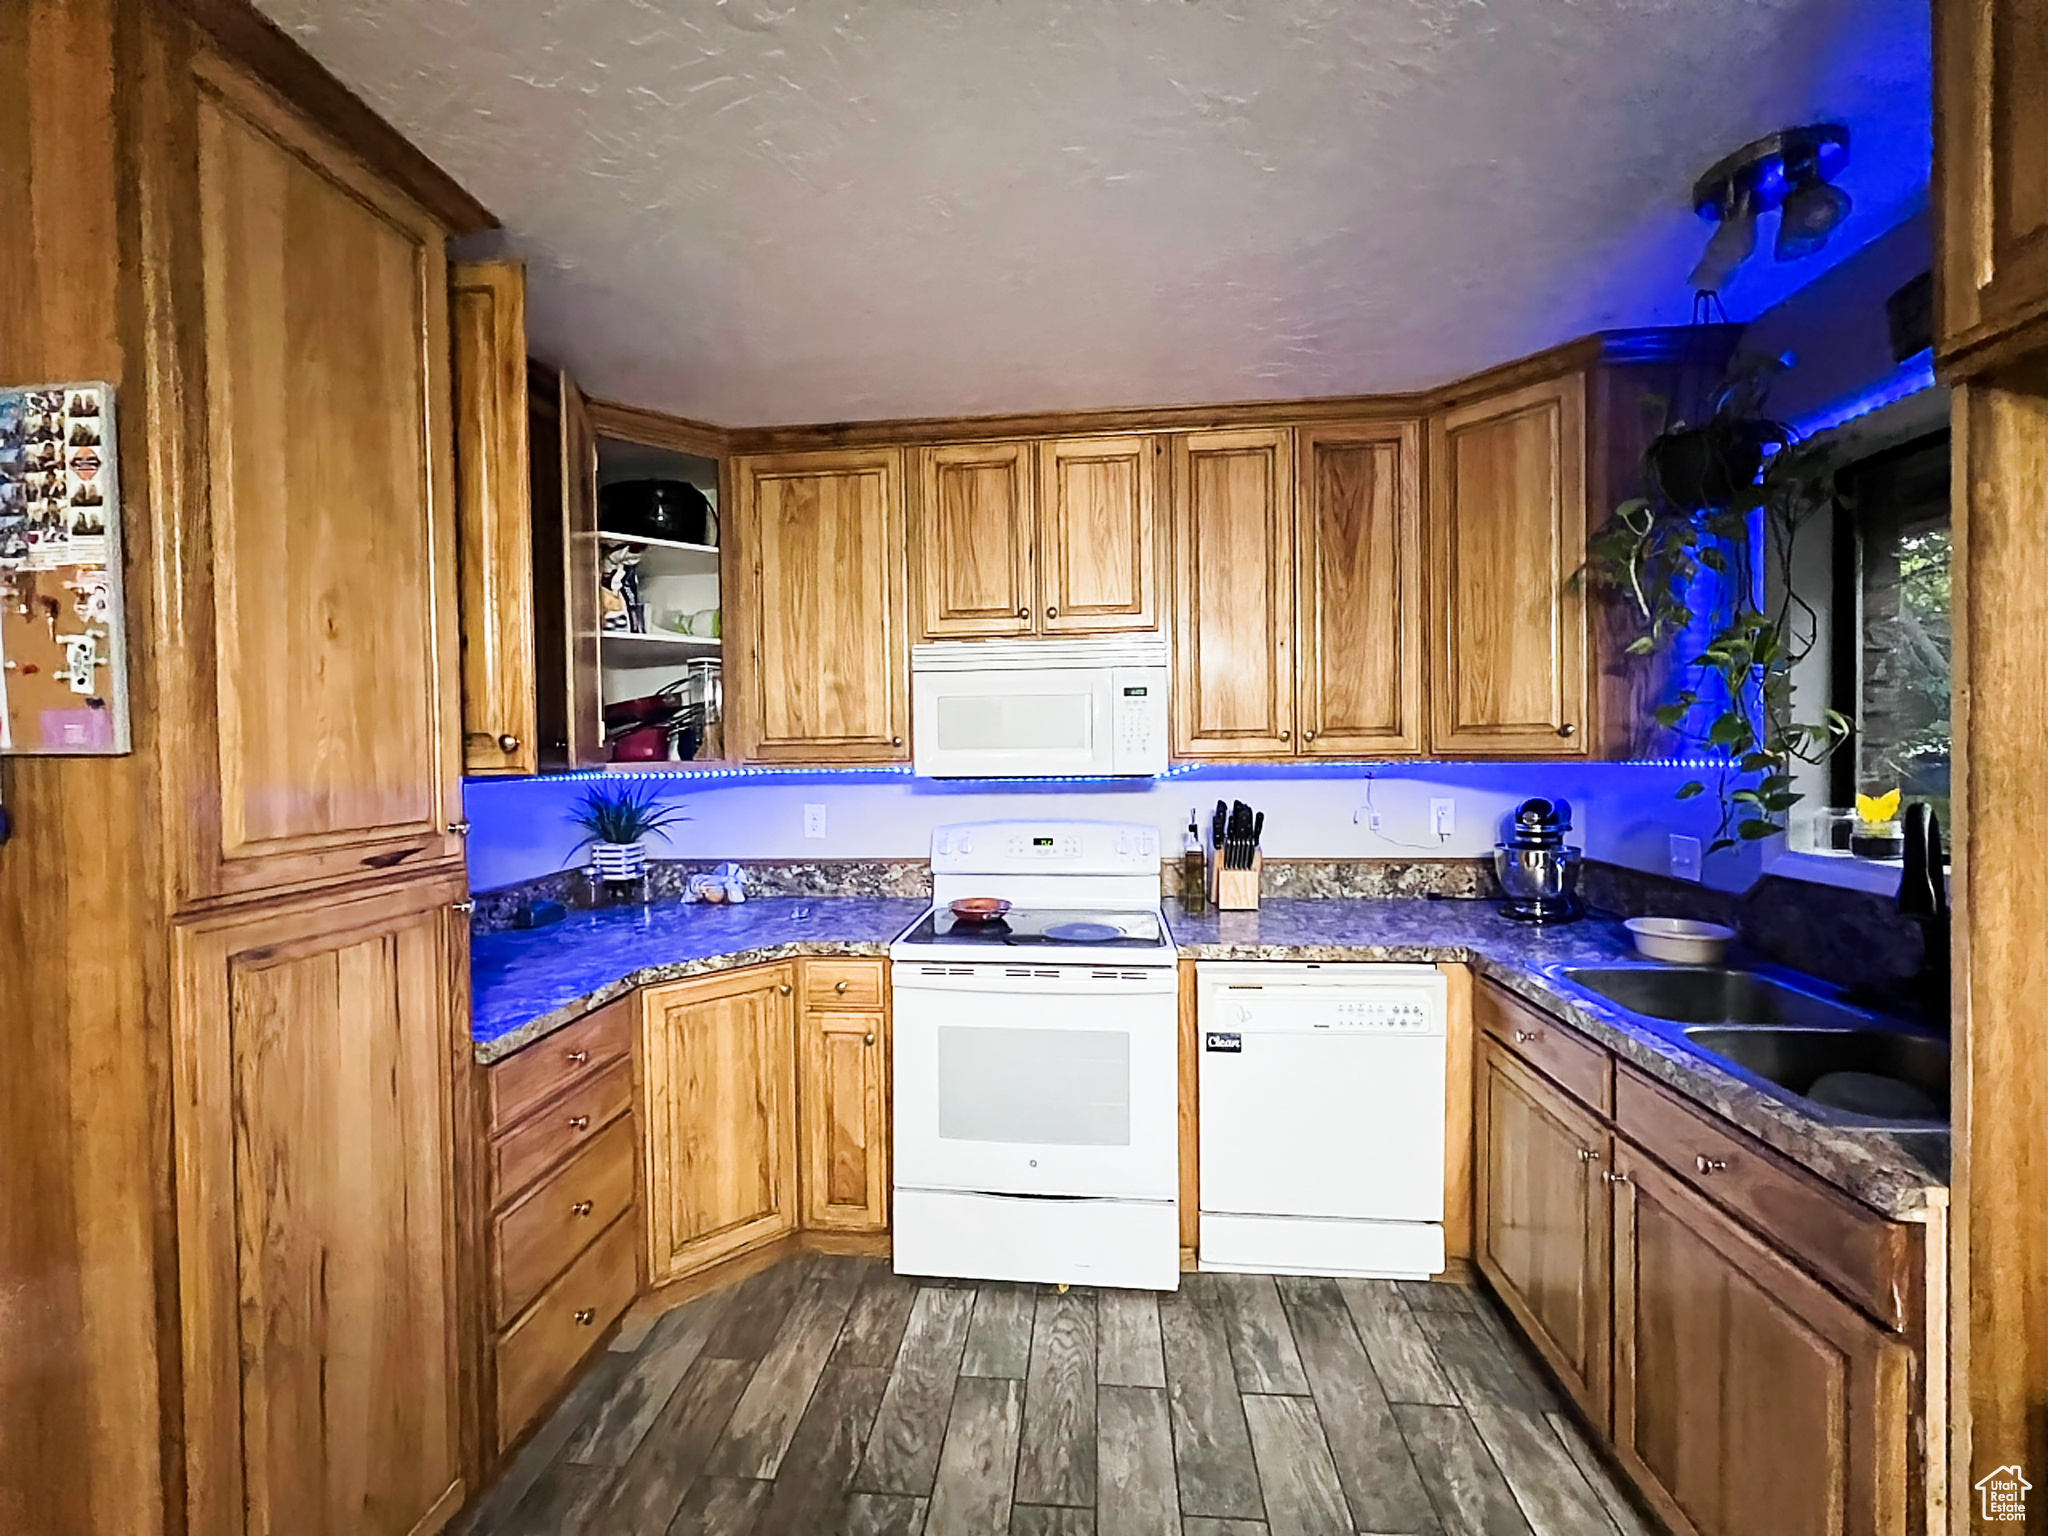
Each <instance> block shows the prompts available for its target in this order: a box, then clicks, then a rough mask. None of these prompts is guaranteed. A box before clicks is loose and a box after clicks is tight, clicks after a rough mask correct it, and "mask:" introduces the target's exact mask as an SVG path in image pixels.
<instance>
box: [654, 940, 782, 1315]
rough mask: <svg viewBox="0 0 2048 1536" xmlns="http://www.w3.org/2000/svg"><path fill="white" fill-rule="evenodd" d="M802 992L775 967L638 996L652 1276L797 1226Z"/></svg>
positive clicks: (694, 1265)
mask: <svg viewBox="0 0 2048 1536" xmlns="http://www.w3.org/2000/svg"><path fill="white" fill-rule="evenodd" d="M795 990H796V968H795V967H794V966H793V965H774V966H757V967H753V968H751V969H748V970H743V971H730V972H724V973H721V974H718V975H712V976H704V977H698V978H694V979H692V980H689V981H679V982H675V983H673V984H671V985H668V986H661V987H649V988H647V989H646V990H645V991H644V992H642V994H641V1001H642V1009H643V1012H642V1036H641V1046H642V1056H641V1125H642V1131H643V1136H644V1142H643V1151H642V1157H643V1168H644V1177H645V1183H646V1188H647V1238H648V1250H647V1258H648V1279H649V1281H650V1282H651V1283H652V1284H655V1285H660V1284H662V1283H663V1282H664V1281H668V1280H674V1279H679V1278H680V1277H682V1276H683V1275H686V1274H689V1273H690V1272H692V1271H693V1270H698V1269H702V1268H703V1267H704V1266H705V1265H707V1264H711V1263H715V1262H717V1261H718V1260H719V1259H722V1258H725V1257H727V1256H728V1255H730V1254H733V1253H736V1252H738V1251H739V1250H741V1249H743V1248H750V1247H753V1246H754V1245H755V1244H757V1243H761V1242H765V1241H767V1240H768V1239H770V1238H773V1237H777V1236H780V1235H781V1234H783V1233H785V1232H790V1231H794V1230H795V1228H796V1224H797V1142H796V1113H795V1111H796V1062H795V1047H796V1035H795V1019H796V1006H795V1004H794V1002H793V1001H792V996H793V994H794V992H795Z"/></svg>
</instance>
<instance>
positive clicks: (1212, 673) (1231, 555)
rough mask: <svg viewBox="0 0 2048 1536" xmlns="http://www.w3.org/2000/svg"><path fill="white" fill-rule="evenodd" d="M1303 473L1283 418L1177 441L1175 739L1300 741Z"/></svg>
mask: <svg viewBox="0 0 2048 1536" xmlns="http://www.w3.org/2000/svg"><path fill="white" fill-rule="evenodd" d="M1293 498H1294V476H1293V471H1292V466H1291V462H1290V454H1289V436H1288V433H1287V432H1286V431H1285V430H1281V431H1258V432H1196V433H1190V434H1188V435H1186V436H1183V437H1177V438H1175V439H1174V443H1173V541H1174V564H1175V582H1176V596H1177V602H1176V605H1175V607H1176V612H1175V615H1174V622H1175V627H1176V629H1175V644H1174V674H1175V675H1174V695H1173V726H1174V729H1173V737H1174V740H1173V749H1174V752H1175V753H1176V754H1177V755H1179V756H1181V757H1220V758H1229V757H1275V756H1281V757H1284V756H1290V755H1292V753H1293V751H1294V517H1293Z"/></svg>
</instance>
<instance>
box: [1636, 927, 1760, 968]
mask: <svg viewBox="0 0 2048 1536" xmlns="http://www.w3.org/2000/svg"><path fill="white" fill-rule="evenodd" d="M1622 926H1623V927H1625V928H1627V929H1628V931H1629V934H1630V936H1631V937H1633V938H1634V939H1635V941H1636V953H1637V954H1639V955H1641V956H1643V958H1644V959H1646V960H1663V961H1667V962H1669V963H1670V964H1672V965H1716V964H1719V963H1720V960H1721V957H1722V956H1723V955H1725V954H1727V953H1728V941H1729V940H1731V939H1733V938H1734V937H1735V930H1734V929H1733V928H1723V927H1722V926H1721V925H1720V924H1719V923H1696V922H1694V921H1692V920H1691V919H1690V918H1684V917H1632V918H1630V919H1629V920H1628V921H1627V922H1626V923H1624V924H1623V925H1622Z"/></svg>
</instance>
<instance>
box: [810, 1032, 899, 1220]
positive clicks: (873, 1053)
mask: <svg viewBox="0 0 2048 1536" xmlns="http://www.w3.org/2000/svg"><path fill="white" fill-rule="evenodd" d="M802 1054H803V1063H802V1065H803V1083H802V1092H801V1096H800V1097H801V1105H802V1107H801V1110H800V1117H801V1119H802V1121H803V1213H804V1219H803V1224H804V1225H805V1226H807V1227H829V1228H836V1229H840V1230H848V1231H865V1232H881V1231H885V1230H887V1228H888V1225H889V1169H888V1124H889V1122H888V1118H887V1117H888V1109H887V1103H888V1095H887V1094H886V1092H885V1091H884V1088H883V1081H882V1075H883V1071H884V1063H886V1062H887V1061H888V1059H889V1036H888V1027H887V1024H886V1023H885V1021H884V1019H883V1016H882V1015H881V1014H880V1013H840V1012H836V1011H835V1012H827V1011H824V1010H817V1009H814V1010H812V1011H811V1012H809V1013H806V1014H805V1015H804V1020H803V1052H802Z"/></svg>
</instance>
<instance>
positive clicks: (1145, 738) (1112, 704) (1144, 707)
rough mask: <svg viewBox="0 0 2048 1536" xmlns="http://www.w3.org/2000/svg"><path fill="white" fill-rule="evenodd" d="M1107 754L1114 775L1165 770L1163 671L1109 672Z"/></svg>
mask: <svg viewBox="0 0 2048 1536" xmlns="http://www.w3.org/2000/svg"><path fill="white" fill-rule="evenodd" d="M1109 714H1110V733H1111V735H1110V740H1111V747H1110V755H1111V758H1112V760H1113V761H1114V763H1115V765H1116V768H1115V771H1116V772H1118V773H1160V772H1163V771H1164V770H1165V768H1166V671H1165V669H1164V668H1159V669H1157V670H1155V669H1153V668H1149V667H1118V668H1116V669H1115V670H1114V671H1112V672H1111V673H1110V688H1109Z"/></svg>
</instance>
